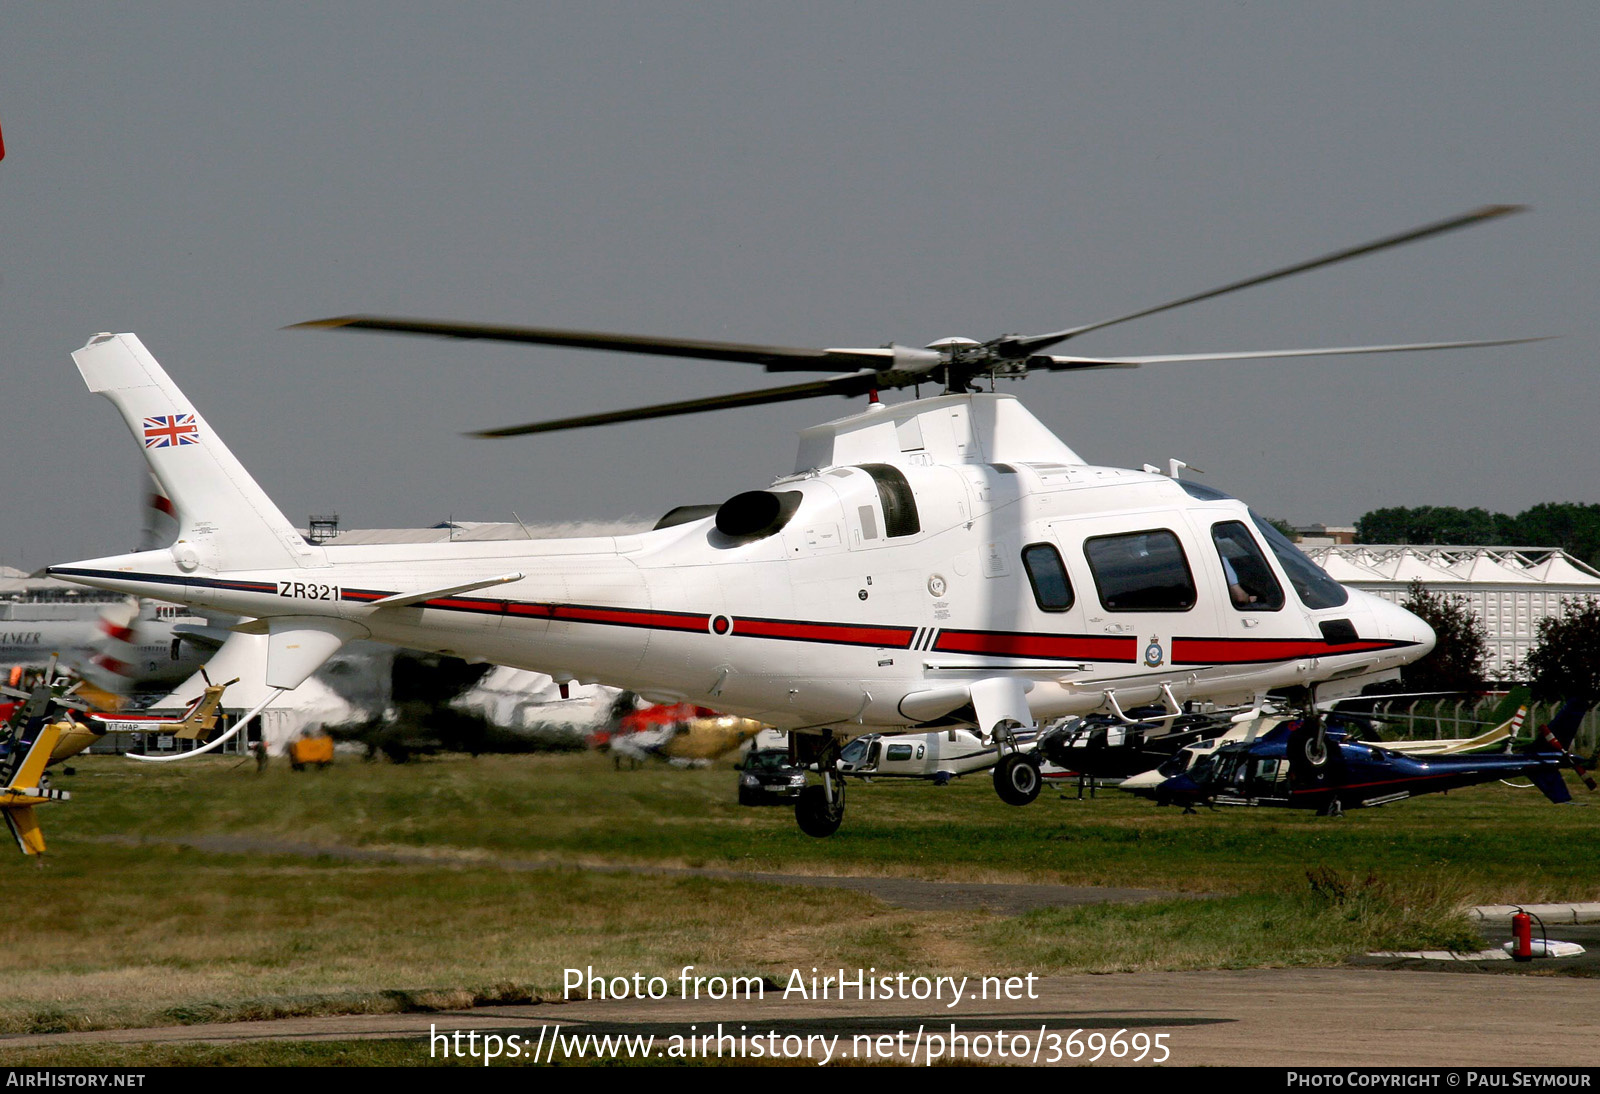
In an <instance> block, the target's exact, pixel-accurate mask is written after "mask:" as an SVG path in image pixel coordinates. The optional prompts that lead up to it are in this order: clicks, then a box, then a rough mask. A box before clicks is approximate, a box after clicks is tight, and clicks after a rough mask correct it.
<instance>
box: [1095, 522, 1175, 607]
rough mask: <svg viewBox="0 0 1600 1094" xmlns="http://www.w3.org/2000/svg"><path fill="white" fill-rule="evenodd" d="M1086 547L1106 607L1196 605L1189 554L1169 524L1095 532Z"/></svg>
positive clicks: (1101, 598) (1096, 584)
mask: <svg viewBox="0 0 1600 1094" xmlns="http://www.w3.org/2000/svg"><path fill="white" fill-rule="evenodd" d="M1083 553H1084V556H1085V557H1086V558H1087V559H1088V560H1089V572H1090V573H1092V574H1093V575H1094V584H1095V588H1096V589H1098V590H1099V593H1100V603H1101V604H1102V605H1104V606H1105V609H1106V610H1107V611H1110V612H1186V611H1188V610H1189V609H1190V608H1193V607H1194V605H1195V599H1196V597H1195V591H1194V576H1193V575H1192V574H1191V573H1190V572H1189V560H1188V558H1186V557H1185V556H1184V553H1183V545H1182V544H1180V543H1179V542H1178V537H1177V536H1176V535H1174V534H1173V533H1171V532H1169V531H1166V530H1165V529H1152V530H1150V531H1147V532H1129V533H1126V534H1124V535H1116V536H1095V537H1093V538H1091V539H1088V540H1085V541H1084V544H1083Z"/></svg>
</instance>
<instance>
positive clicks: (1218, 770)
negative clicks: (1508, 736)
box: [1124, 697, 1596, 816]
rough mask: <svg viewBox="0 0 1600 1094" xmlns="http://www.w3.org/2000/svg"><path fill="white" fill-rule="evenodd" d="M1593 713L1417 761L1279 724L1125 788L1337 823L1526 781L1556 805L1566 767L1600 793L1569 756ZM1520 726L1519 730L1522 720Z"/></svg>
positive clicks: (1567, 797)
mask: <svg viewBox="0 0 1600 1094" xmlns="http://www.w3.org/2000/svg"><path fill="white" fill-rule="evenodd" d="M1589 706H1590V703H1589V700H1588V699H1587V698H1586V697H1579V698H1574V699H1569V700H1568V701H1567V702H1566V703H1565V704H1564V705H1563V706H1562V708H1561V709H1560V711H1558V712H1557V713H1556V716H1555V717H1554V718H1552V719H1551V720H1550V724H1549V725H1547V726H1540V727H1539V731H1538V733H1537V734H1535V736H1534V739H1533V741H1532V742H1531V743H1529V744H1527V745H1524V746H1523V747H1521V748H1520V749H1518V750H1517V751H1515V752H1511V751H1506V752H1488V753H1484V752H1478V753H1454V754H1447V753H1423V754H1417V753H1413V752H1404V751H1399V750H1396V749H1395V748H1393V747H1392V746H1389V745H1381V744H1370V743H1364V742H1361V741H1358V740H1356V738H1355V736H1354V735H1353V734H1352V733H1349V732H1347V731H1346V730H1344V729H1342V728H1335V727H1322V726H1320V725H1312V724H1311V722H1312V721H1313V719H1309V718H1308V719H1305V720H1297V721H1282V722H1280V723H1279V724H1276V725H1274V726H1272V727H1271V728H1270V729H1269V730H1268V731H1267V732H1264V733H1262V734H1260V735H1259V736H1252V737H1250V738H1248V739H1246V740H1239V741H1233V742H1230V743H1227V744H1223V745H1222V746H1221V747H1220V748H1218V749H1216V751H1214V752H1212V753H1211V754H1210V755H1209V756H1206V757H1204V758H1202V759H1200V760H1198V761H1197V762H1195V763H1194V764H1193V765H1191V766H1188V767H1187V768H1185V769H1181V770H1180V769H1178V768H1177V767H1175V768H1172V769H1171V773H1170V774H1168V771H1169V769H1168V768H1166V767H1163V768H1161V769H1160V771H1159V775H1166V776H1167V777H1165V778H1160V777H1156V778H1151V779H1149V780H1147V781H1143V782H1141V783H1139V785H1137V786H1132V785H1129V784H1127V783H1125V784H1124V787H1125V788H1127V789H1131V790H1133V792H1134V793H1136V794H1139V795H1140V796H1142V797H1147V798H1151V799H1153V800H1155V801H1156V802H1157V803H1158V804H1162V805H1166V804H1178V805H1182V806H1184V808H1185V810H1187V811H1189V812H1193V810H1194V806H1196V805H1198V804H1207V805H1256V806H1277V807H1280V808H1289V809H1314V810H1316V811H1317V813H1318V814H1319V815H1323V816H1339V815H1341V814H1342V813H1343V812H1344V810H1345V809H1347V808H1357V807H1372V806H1378V805H1387V804H1389V803H1390V802H1397V801H1402V800H1404V799H1406V798H1413V797H1416V796H1417V795H1419V794H1436V793H1441V792H1444V791H1449V790H1454V789H1457V788H1458V787H1463V786H1472V785H1475V784H1477V783H1486V782H1494V781H1496V780H1500V779H1508V778H1526V779H1528V780H1529V781H1530V782H1532V783H1533V785H1534V786H1536V787H1538V788H1539V791H1540V793H1542V794H1543V795H1544V796H1545V797H1546V798H1548V799H1549V800H1550V801H1552V802H1554V803H1555V804H1557V805H1563V804H1565V803H1567V802H1570V801H1571V800H1572V793H1571V791H1569V790H1568V789H1567V784H1566V781H1565V780H1564V779H1563V778H1562V775H1561V768H1562V767H1571V768H1573V769H1574V770H1575V771H1576V773H1577V775H1578V777H1579V778H1580V779H1582V780H1583V782H1584V784H1585V785H1586V786H1587V787H1588V788H1589V789H1590V790H1594V789H1595V785H1596V784H1595V780H1594V779H1593V777H1591V776H1590V775H1589V773H1588V771H1587V770H1585V767H1586V762H1585V761H1583V760H1580V759H1579V758H1578V757H1576V756H1574V755H1573V753H1572V751H1571V750H1572V743H1573V739H1574V737H1576V736H1577V732H1578V727H1579V725H1580V723H1581V722H1582V720H1583V716H1584V714H1586V713H1587V712H1588V709H1589ZM1516 721H1517V722H1518V723H1519V724H1520V721H1521V719H1520V715H1519V717H1518V718H1517V719H1516ZM1319 738H1320V739H1319ZM1507 743H1508V744H1509V740H1508V742H1507ZM1587 763H1588V764H1592V763H1593V761H1592V760H1590V761H1587Z"/></svg>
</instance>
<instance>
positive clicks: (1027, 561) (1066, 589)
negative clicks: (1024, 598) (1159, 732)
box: [1022, 543, 1072, 612]
mask: <svg viewBox="0 0 1600 1094" xmlns="http://www.w3.org/2000/svg"><path fill="white" fill-rule="evenodd" d="M1022 568H1023V569H1024V570H1026V571H1027V573H1028V584H1030V585H1032V586H1033V600H1034V603H1036V604H1038V605H1039V610H1040V611H1041V612H1064V611H1066V610H1067V609H1068V608H1070V607H1072V581H1071V579H1070V578H1068V577H1067V567H1066V565H1065V564H1064V563H1063V562H1062V561H1061V552H1060V551H1057V550H1056V549H1055V545H1054V544H1051V543H1030V544H1029V545H1028V546H1026V547H1024V548H1023V549H1022Z"/></svg>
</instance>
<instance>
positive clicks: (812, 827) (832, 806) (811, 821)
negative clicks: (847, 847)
mask: <svg viewBox="0 0 1600 1094" xmlns="http://www.w3.org/2000/svg"><path fill="white" fill-rule="evenodd" d="M830 783H831V784H832V785H831V786H830V785H829V784H830ZM794 819H795V823H796V824H798V825H799V826H800V831H802V832H804V833H805V834H806V835H808V836H815V837H816V838H818V839H824V838H826V837H828V836H831V835H833V834H834V833H835V832H837V831H838V830H839V825H841V824H843V823H844V780H843V779H841V778H839V777H838V776H837V775H829V774H825V775H823V776H822V785H821V786H808V787H806V788H805V789H804V790H802V791H801V792H800V800H799V801H797V802H795V803H794Z"/></svg>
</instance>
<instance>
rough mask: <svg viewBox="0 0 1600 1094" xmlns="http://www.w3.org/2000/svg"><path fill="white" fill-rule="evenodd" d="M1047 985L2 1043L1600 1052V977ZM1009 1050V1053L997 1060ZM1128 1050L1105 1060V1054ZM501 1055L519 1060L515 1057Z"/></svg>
mask: <svg viewBox="0 0 1600 1094" xmlns="http://www.w3.org/2000/svg"><path fill="white" fill-rule="evenodd" d="M1037 994H1038V998H1036V999H1019V1000H1015V1001H1001V1002H963V1003H962V1004H960V1005H959V1006H958V1007H957V1008H956V1009H955V1010H945V1009H943V1008H941V1007H937V1006H934V1007H930V1006H928V1005H926V1004H921V1005H919V1004H915V1003H910V1002H902V1001H887V1002H885V1001H879V1002H873V1001H866V1002H857V1001H854V1000H845V1001H840V1000H828V1001H821V1002H818V1001H804V1002H802V1001H799V1000H796V999H790V1000H784V999H782V998H781V997H780V996H781V990H773V989H772V988H771V987H769V988H768V989H767V992H766V998H765V999H764V1000H762V1001H749V1002H743V1001H741V1002H739V1003H729V1002H722V1003H716V1002H698V1003H697V1002H685V1001H684V1000H681V999H677V998H672V999H666V1000H661V1001H659V1002H657V1001H651V1000H648V999H645V1000H636V999H629V1000H621V1001H604V1002H601V1001H578V1002H571V1003H560V1004H537V1005H530V1006H507V1007H485V1008H481V1009H475V1010H461V1011H445V1012H437V1013H425V1014H395V1015H354V1016H344V1017H332V1018H294V1019H280V1020H276V1021H269V1022H239V1023H229V1024H220V1025H201V1026H168V1027H162V1028H157V1029H140V1030H107V1031H99V1032H89V1033H61V1034H49V1035H30V1036H12V1037H4V1038H0V1050H3V1049H5V1048H22V1047H34V1046H41V1047H42V1046H51V1045H65V1044H81V1043H86V1042H97V1043H102V1044H133V1043H149V1042H170V1043H182V1042H190V1043H194V1042H199V1043H211V1044H222V1043H228V1042H238V1041H250V1040H290V1041H312V1040H348V1039H355V1038H386V1039H407V1040H415V1041H416V1044H417V1053H418V1058H419V1060H420V1059H422V1058H425V1057H426V1055H427V1053H428V1051H429V1048H428V1038H427V1035H428V1033H429V1031H430V1029H434V1028H437V1029H438V1030H440V1031H454V1030H457V1029H460V1030H463V1031H466V1030H476V1031H477V1032H478V1033H479V1034H480V1036H481V1035H482V1034H485V1033H498V1034H500V1035H501V1036H505V1035H507V1034H511V1033H516V1034H518V1035H519V1036H521V1037H523V1038H536V1037H537V1036H538V1029H539V1027H540V1026H553V1025H555V1024H556V1023H560V1025H561V1026H562V1030H563V1032H565V1033H567V1034H581V1033H585V1032H590V1033H628V1034H654V1035H656V1037H658V1038H666V1037H670V1036H671V1035H673V1034H687V1033H689V1032H690V1029H689V1027H690V1026H691V1025H693V1026H694V1027H695V1031H696V1032H698V1033H705V1032H708V1031H712V1030H714V1028H715V1026H716V1024H717V1023H718V1022H721V1023H723V1026H724V1028H725V1030H728V1031H730V1032H732V1031H736V1030H737V1027H739V1026H741V1025H742V1026H745V1027H747V1031H748V1032H749V1033H756V1032H758V1031H766V1030H768V1029H772V1030H777V1031H779V1033H780V1034H798V1035H801V1036H804V1035H806V1034H816V1033H822V1034H827V1035H830V1036H831V1035H833V1034H838V1035H840V1043H841V1044H843V1045H849V1044H850V1043H851V1040H852V1038H853V1037H855V1036H856V1035H858V1034H870V1035H873V1036H874V1037H876V1036H880V1035H883V1034H892V1033H896V1032H898V1031H900V1030H905V1031H906V1032H907V1036H908V1038H909V1037H910V1035H911V1034H912V1033H913V1032H914V1031H915V1030H916V1029H917V1028H918V1026H919V1025H920V1026H923V1027H925V1030H926V1032H929V1033H931V1032H935V1031H948V1028H949V1026H950V1024H951V1023H952V1022H954V1023H955V1025H956V1026H957V1027H958V1028H959V1029H960V1030H961V1031H962V1032H964V1033H967V1034H969V1035H971V1034H977V1033H980V1032H985V1031H988V1032H991V1033H992V1032H993V1031H996V1030H1000V1029H1004V1030H1007V1031H1008V1032H1012V1033H1030V1034H1036V1033H1037V1031H1038V1030H1039V1028H1040V1027H1041V1026H1043V1027H1046V1028H1047V1029H1048V1030H1049V1031H1052V1032H1056V1033H1060V1034H1062V1035H1063V1036H1065V1035H1066V1034H1068V1033H1070V1032H1072V1031H1073V1030H1075V1029H1078V1030H1082V1031H1084V1033H1083V1034H1082V1036H1087V1035H1088V1033H1090V1032H1093V1031H1100V1032H1102V1033H1104V1034H1107V1035H1109V1034H1111V1033H1112V1032H1114V1031H1115V1030H1118V1029H1122V1030H1127V1031H1128V1035H1131V1034H1133V1033H1136V1032H1144V1033H1148V1034H1155V1033H1165V1034H1167V1035H1168V1036H1167V1037H1166V1038H1165V1041H1166V1043H1167V1044H1168V1045H1169V1046H1170V1048H1171V1058H1170V1060H1169V1061H1168V1063H1169V1064H1171V1065H1176V1066H1183V1065H1258V1066H1259V1065H1264V1066H1279V1067H1283V1066H1335V1067H1343V1066H1352V1067H1354V1066H1364V1067H1373V1066H1393V1067H1470V1066H1515V1065H1522V1066H1544V1067H1552V1066H1569V1067H1570V1066H1600V1044H1597V1043H1596V1040H1595V1038H1594V1029H1595V1020H1594V1006H1595V1000H1596V991H1595V983H1594V981H1593V980H1586V979H1577V978H1569V977H1553V976H1516V977H1508V976H1499V977H1495V978H1494V979H1492V980H1490V979H1485V978H1484V977H1482V976H1476V975H1461V974H1458V973H1457V974H1452V973H1432V972H1391V971H1378V970H1367V969H1265V970H1249V971H1236V972H1178V973H1172V972H1168V973H1131V974H1116V975H1104V976H1066V977H1045V978H1041V979H1040V981H1039V984H1038V992H1037ZM995 1062H999V1061H995ZM1115 1062H1116V1061H1111V1060H1103V1061H1102V1063H1115ZM502 1066H516V1064H515V1063H507V1064H504V1065H502Z"/></svg>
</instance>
